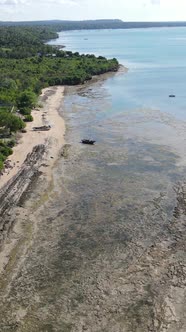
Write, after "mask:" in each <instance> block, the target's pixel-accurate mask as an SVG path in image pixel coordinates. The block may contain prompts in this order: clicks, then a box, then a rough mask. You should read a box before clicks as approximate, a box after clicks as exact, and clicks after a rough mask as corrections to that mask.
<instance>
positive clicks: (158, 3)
mask: <svg viewBox="0 0 186 332" xmlns="http://www.w3.org/2000/svg"><path fill="white" fill-rule="evenodd" d="M151 3H152V5H160V0H151Z"/></svg>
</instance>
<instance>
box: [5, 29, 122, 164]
mask: <svg viewBox="0 0 186 332" xmlns="http://www.w3.org/2000/svg"><path fill="white" fill-rule="evenodd" d="M57 37H58V34H57V32H56V27H55V28H52V26H45V25H43V26H0V170H1V169H2V168H3V165H4V161H5V160H6V158H7V156H8V155H9V154H11V153H12V147H13V146H14V144H15V134H14V133H16V132H17V131H18V130H22V131H24V127H25V122H27V121H32V115H31V110H32V109H33V108H34V107H35V106H36V105H37V97H38V95H39V94H40V93H41V90H42V89H43V88H45V87H48V86H54V85H76V84H83V83H85V82H86V81H88V80H90V79H91V78H92V77H93V76H94V75H100V74H103V73H106V72H110V71H117V70H118V68H119V63H118V61H117V59H115V58H114V59H109V60H108V59H106V58H105V57H102V56H99V57H96V56H95V55H93V54H79V53H78V52H75V53H72V52H70V51H64V49H60V47H56V46H51V45H47V44H46V42H47V41H48V40H50V39H54V38H57Z"/></svg>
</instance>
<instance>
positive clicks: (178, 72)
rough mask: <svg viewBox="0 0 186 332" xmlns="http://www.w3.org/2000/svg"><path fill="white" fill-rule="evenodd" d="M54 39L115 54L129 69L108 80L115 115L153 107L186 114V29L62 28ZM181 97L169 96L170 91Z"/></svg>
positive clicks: (82, 49)
mask: <svg viewBox="0 0 186 332" xmlns="http://www.w3.org/2000/svg"><path fill="white" fill-rule="evenodd" d="M59 36H60V38H59V39H57V40H56V41H52V42H51V43H56V44H63V45H65V46H66V49H68V50H72V51H79V52H80V53H94V54H96V55H104V56H106V57H109V58H112V57H116V58H117V59H118V60H119V62H120V63H121V64H123V65H124V66H126V67H128V68H129V72H128V74H127V75H122V76H120V77H114V78H112V79H110V80H108V81H107V82H106V83H105V87H106V88H107V89H108V93H109V94H110V95H111V98H112V111H113V112H114V113H116V112H120V111H122V112H123V111H125V110H130V109H136V108H151V109H158V110H162V111H166V112H168V113H170V114H173V115H175V116H176V117H178V118H180V119H185V118H186V85H185V79H186V28H171V29H170V28H161V29H159V28H157V29H131V30H92V31H70V32H61V33H60V34H59ZM172 93H173V94H176V96H177V98H176V99H174V100H173V99H169V98H168V95H169V94H172Z"/></svg>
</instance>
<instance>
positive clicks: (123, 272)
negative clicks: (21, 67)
mask: <svg viewBox="0 0 186 332" xmlns="http://www.w3.org/2000/svg"><path fill="white" fill-rule="evenodd" d="M185 32H186V29H170V30H167V29H164V30H160V29H157V30H153V29H148V30H138V31H136V30H131V31H112V32H110V31H90V32H86V31H85V32H67V33H64V34H62V38H63V39H62V40H60V41H59V40H57V43H62V44H66V45H67V47H68V48H70V49H76V50H77V49H78V50H80V51H82V52H88V51H89V52H90V51H91V52H95V53H98V52H99V53H101V54H105V55H112V56H116V57H118V55H119V58H120V60H121V59H123V60H124V59H126V60H127V59H130V64H131V68H130V70H129V72H128V73H119V74H113V75H110V77H109V78H107V79H104V78H102V79H101V80H98V81H97V82H94V83H90V84H87V85H84V86H82V87H78V88H68V89H67V91H66V96H65V99H64V104H63V105H62V110H61V112H62V115H63V116H64V118H65V120H66V125H67V133H66V141H67V143H68V144H70V147H69V151H68V156H66V157H65V158H63V157H60V158H59V160H58V162H57V164H56V167H55V169H54V173H53V183H52V185H51V187H50V189H48V199H47V200H46V198H45V200H43V204H41V206H40V209H39V210H38V211H36V216H35V218H36V219H37V223H36V224H37V232H36V233H35V236H34V238H33V240H32V243H31V244H30V246H29V250H28V251H27V254H26V257H25V259H24V264H23V265H22V267H21V268H20V269H19V272H18V273H17V275H16V276H15V277H14V278H13V279H12V282H11V285H10V287H9V292H8V294H7V295H6V296H5V297H4V298H3V301H2V304H0V309H1V310H0V318H1V319H0V322H1V323H0V329H1V331H6V332H9V331H16V332H27V331H28V332H40V331H43V332H44V331H45V332H46V331H50V332H51V331H55V332H56V331H57V332H62V331H63V332H68V331H69V332H70V331H72V332H83V331H88V332H106V331H107V332H142V331H143V332H149V331H153V332H163V331H165V330H164V325H163V321H164V320H165V324H167V325H166V326H170V329H167V331H168V332H173V331H184V328H186V324H185V325H183V324H184V323H185V321H184V320H183V319H181V318H180V317H181V313H180V312H181V310H182V309H180V308H183V313H184V308H185V307H184V305H185V304H184V305H182V306H181V305H178V309H177V311H176V310H175V312H176V314H175V317H176V318H174V319H173V321H171V323H169V325H168V323H167V322H169V319H170V315H169V311H168V318H166V310H168V309H166V305H167V306H168V308H169V303H170V302H171V301H172V299H173V295H174V294H175V293H174V292H175V290H173V289H175V288H173V287H176V285H177V284H176V282H177V279H176V278H177V277H178V275H179V271H180V270H179V269H180V266H182V265H183V261H184V250H183V249H182V247H181V245H180V246H179V248H180V249H178V250H180V252H178V253H177V252H176V254H175V252H174V254H172V252H171V250H175V249H174V248H175V247H176V245H175V243H174V241H175V238H180V237H181V234H185V233H184V232H180V233H179V236H177V235H176V236H177V237H176V236H175V232H176V230H175V229H174V228H173V227H172V228H171V225H172V223H171V222H172V221H173V220H174V217H173V214H174V209H175V206H176V204H177V203H176V194H175V190H174V188H173V187H174V186H175V184H176V183H177V182H178V181H181V182H182V181H183V180H184V178H185V171H186V169H185V168H186V160H185V142H186V130H185V129H186V123H185V115H184V112H183V108H182V106H184V103H185V97H184V94H185V92H184V84H185V81H184V84H183V79H184V75H185V74H186V73H185V71H186V66H185V64H184V61H183V58H184V47H185V46H184V41H182V37H183V36H184V33H185ZM167 34H168V35H169V38H168V37H167ZM86 36H88V41H87V40H85V38H87V37H86ZM122 38H123V39H122ZM121 40H123V45H124V48H122V49H121V48H119V41H121ZM142 44H143V47H142ZM175 44H176V45H178V47H177V48H175ZM110 45H112V48H111V46H110ZM181 45H182V46H181ZM90 46H91V48H90V49H89V47H90ZM160 46H161V47H160ZM181 47H183V48H181ZM142 49H143V50H142ZM122 50H125V52H124V53H122V52H123V51H122ZM178 50H179V51H180V53H179V55H178V57H180V58H181V60H180V63H179V64H178V62H177V65H178V66H179V68H178V67H176V61H173V60H174V57H175V52H177V51H178ZM142 51H143V54H144V53H145V54H146V58H145V59H144V58H143V57H142V55H141V53H142ZM154 52H155V53H154ZM167 53H168V54H170V57H168V60H166V54H167ZM160 54H162V57H161V59H160V58H159V55H160ZM171 54H172V55H171ZM171 59H172V61H173V62H171ZM147 60H148V61H147ZM126 63H127V61H126ZM168 66H169V67H171V66H172V67H171V68H172V69H171V70H169V69H168ZM165 73H167V75H165ZM158 75H159V76H158ZM171 75H172V76H171ZM185 77H186V75H185ZM173 78H174V87H173V83H172V82H173ZM179 82H182V84H181V83H179ZM171 87H172V88H171ZM180 87H181V88H180ZM171 92H175V93H176V94H179V96H177V98H175V100H170V99H169V98H168V97H167V94H169V93H171ZM180 96H182V97H180ZM86 137H90V138H93V139H96V144H95V145H94V146H89V145H82V144H81V143H80V141H81V139H82V138H86ZM42 185H43V184H42V179H41V180H40V182H39V183H38V186H37V188H36V189H35V191H34V192H33V193H32V195H31V198H30V202H29V203H26V204H29V206H30V204H31V203H32V204H33V206H34V204H35V201H36V200H37V199H38V196H39V195H41V192H42V191H41V188H42V187H41V186H42ZM41 201H42V199H41ZM29 218H30V216H28V220H27V219H25V224H27V223H28V221H29ZM185 242H186V241H185V239H184V243H185ZM173 243H174V245H173ZM153 250H155V251H154V252H153ZM179 261H181V263H180V264H182V265H179V269H178V272H177V267H176V264H177V263H179ZM173 267H174V268H173ZM171 269H172V270H171ZM174 273H175V275H174ZM183 275H184V274H183V273H182V274H181V278H183ZM171 278H172V279H171ZM172 280H173V281H172ZM171 282H172V283H171ZM180 283H181V281H180ZM169 287H170V292H169ZM169 293H170V298H169V302H168V300H167V298H166V296H168V295H169ZM179 294H180V293H178V295H179ZM178 299H179V301H180V296H178V298H177V300H176V301H177V302H176V301H175V302H176V303H180V302H179V301H178ZM166 301H167V302H166ZM162 303H163V304H162ZM167 303H168V304H167ZM184 303H185V302H184ZM164 307H165V312H164V311H163V310H164ZM171 308H172V307H171ZM179 310H180V311H179ZM158 315H159V316H158ZM20 317H21V319H20ZM156 317H157V321H158V322H159V321H160V322H161V323H162V324H161V326H160V325H159V327H157V326H158V325H156V324H157V321H156ZM166 319H167V320H166ZM7 322H8V323H7ZM180 322H181V323H180ZM171 324H173V325H171ZM176 324H178V325H179V324H181V325H179V326H184V327H183V330H179V326H178V325H176Z"/></svg>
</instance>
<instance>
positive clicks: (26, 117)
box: [24, 114, 34, 122]
mask: <svg viewBox="0 0 186 332" xmlns="http://www.w3.org/2000/svg"><path fill="white" fill-rule="evenodd" d="M33 120H34V119H33V116H32V115H31V114H28V115H25V117H24V122H32V121H33Z"/></svg>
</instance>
